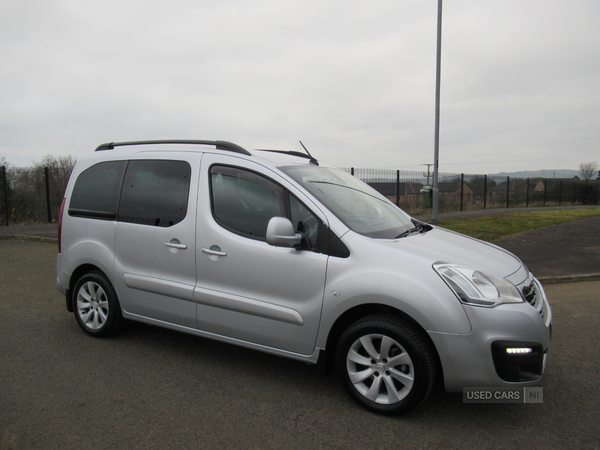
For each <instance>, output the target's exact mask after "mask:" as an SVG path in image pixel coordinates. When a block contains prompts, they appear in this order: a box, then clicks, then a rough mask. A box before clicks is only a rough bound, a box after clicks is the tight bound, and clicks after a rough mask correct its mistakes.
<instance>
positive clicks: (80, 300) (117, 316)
mask: <svg viewBox="0 0 600 450" xmlns="http://www.w3.org/2000/svg"><path fill="white" fill-rule="evenodd" d="M73 295H74V296H75V298H74V302H73V303H74V305H73V306H74V310H75V318H76V319H77V323H78V324H79V326H80V327H81V328H82V329H83V331H85V332H86V333H88V334H90V335H92V336H97V337H104V336H109V335H110V334H113V333H115V332H116V331H118V330H119V328H120V327H121V324H122V322H123V316H122V314H121V307H120V305H119V301H118V299H117V294H116V293H115V290H114V288H113V287H112V285H111V284H110V282H109V281H108V280H107V279H106V277H105V276H104V275H102V274H101V273H99V272H90V273H87V274H85V275H83V276H82V277H81V278H80V279H79V280H78V281H77V284H76V285H75V289H74V290H73Z"/></svg>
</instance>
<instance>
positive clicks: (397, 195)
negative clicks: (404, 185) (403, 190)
mask: <svg viewBox="0 0 600 450" xmlns="http://www.w3.org/2000/svg"><path fill="white" fill-rule="evenodd" d="M396 206H397V207H398V208H400V171H399V170H396Z"/></svg>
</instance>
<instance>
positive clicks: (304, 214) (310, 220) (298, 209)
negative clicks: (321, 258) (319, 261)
mask: <svg viewBox="0 0 600 450" xmlns="http://www.w3.org/2000/svg"><path fill="white" fill-rule="evenodd" d="M290 212H291V216H292V218H291V220H292V224H294V228H295V229H296V231H300V232H302V233H304V235H305V236H306V238H307V239H308V243H309V248H310V249H312V250H315V249H316V247H317V243H318V239H317V238H318V230H319V220H318V219H317V217H316V216H315V215H314V214H313V213H311V212H310V210H309V209H308V208H307V207H306V206H304V205H303V204H302V203H301V202H300V201H299V200H298V199H297V198H296V197H294V196H293V195H290Z"/></svg>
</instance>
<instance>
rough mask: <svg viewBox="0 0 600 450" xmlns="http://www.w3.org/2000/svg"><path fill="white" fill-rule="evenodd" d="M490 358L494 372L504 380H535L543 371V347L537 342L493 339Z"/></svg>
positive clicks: (514, 381) (516, 381) (515, 381)
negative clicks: (492, 361)
mask: <svg viewBox="0 0 600 450" xmlns="http://www.w3.org/2000/svg"><path fill="white" fill-rule="evenodd" d="M492 358H493V360H494V367H495V368H496V373H497V374H498V376H499V377H500V378H501V379H502V380H504V381H508V382H513V383H518V382H526V381H535V380H539V379H540V378H541V377H542V374H543V373H544V349H543V347H542V344H540V343H537V342H515V341H495V342H493V343H492Z"/></svg>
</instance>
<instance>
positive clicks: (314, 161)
mask: <svg viewBox="0 0 600 450" xmlns="http://www.w3.org/2000/svg"><path fill="white" fill-rule="evenodd" d="M298 142H300V145H301V146H302V148H303V149H304V151H305V152H306V154H307V155H308V156H309V158H310V161H311V162H312V163H314V164H316V165H317V166H318V165H319V162H318V161H317V160H316V159H315V158H314V157H313V155H311V154H310V152H309V151H308V149H307V148H306V146H305V145H304V144H303V143H302V141H298Z"/></svg>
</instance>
